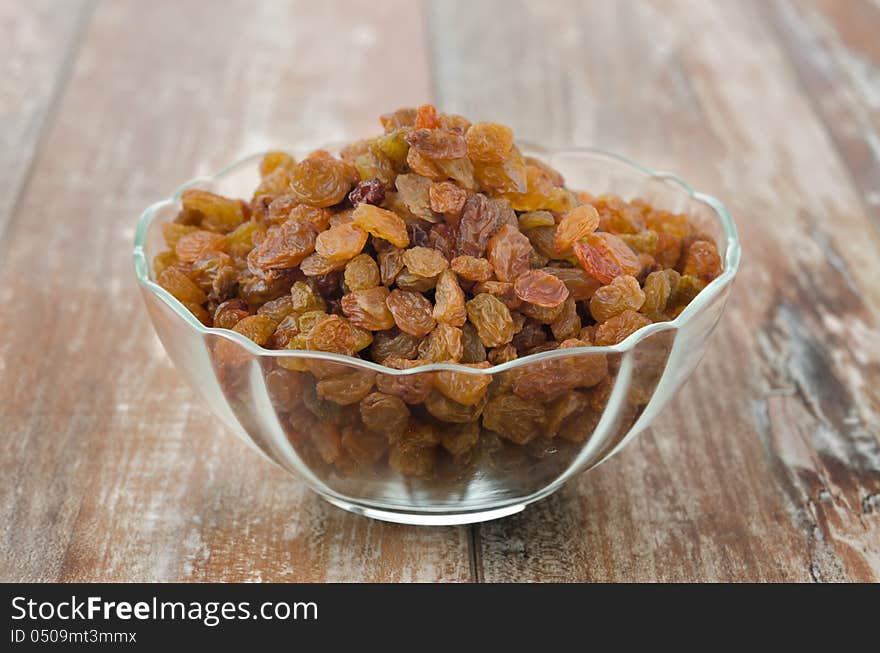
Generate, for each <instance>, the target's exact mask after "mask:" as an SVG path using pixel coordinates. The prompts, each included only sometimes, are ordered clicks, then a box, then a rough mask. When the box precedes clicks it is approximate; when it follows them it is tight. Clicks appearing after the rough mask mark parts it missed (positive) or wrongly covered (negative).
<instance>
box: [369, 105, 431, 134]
mask: <svg viewBox="0 0 880 653" xmlns="http://www.w3.org/2000/svg"><path fill="white" fill-rule="evenodd" d="M426 106H431V105H426ZM431 108H432V109H433V107H431ZM434 114H435V116H436V109H435V111H434ZM415 121H416V110H415V109H412V108H409V107H407V108H403V109H398V110H397V111H394V112H392V113H385V114H382V115H381V116H379V122H380V123H381V124H382V127H383V128H384V129H385V131H386V132H391V131H394V130H395V129H400V128H401V127H412V126H413V124H414V123H415Z"/></svg>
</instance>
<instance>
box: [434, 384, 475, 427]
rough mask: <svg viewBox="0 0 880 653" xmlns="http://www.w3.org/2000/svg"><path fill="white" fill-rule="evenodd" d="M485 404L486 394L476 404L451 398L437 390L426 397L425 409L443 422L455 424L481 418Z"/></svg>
mask: <svg viewBox="0 0 880 653" xmlns="http://www.w3.org/2000/svg"><path fill="white" fill-rule="evenodd" d="M485 405H486V397H485V396H483V397H482V398H481V399H480V400H479V401H478V402H476V403H474V404H470V405H465V404H460V403H458V402H457V401H454V400H452V399H450V398H449V397H447V396H446V395H444V394H442V393H440V392H437V391H436V390H435V391H434V392H432V393H431V394H429V395H428V396H427V398H426V399H425V410H427V411H428V412H429V413H430V414H431V415H432V416H433V417H435V418H436V419H438V420H440V421H441V422H451V423H453V424H467V423H469V422H474V421H476V420H477V419H479V418H480V414H481V413H482V412H483V408H484V407H485Z"/></svg>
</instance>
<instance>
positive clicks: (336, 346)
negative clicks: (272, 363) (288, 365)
mask: <svg viewBox="0 0 880 653" xmlns="http://www.w3.org/2000/svg"><path fill="white" fill-rule="evenodd" d="M300 330H301V331H305V329H303V328H302V323H300ZM305 342H306V348H307V349H311V350H315V351H329V352H335V353H337V354H346V355H348V356H351V355H352V354H354V352H355V340H354V334H353V333H352V331H351V327H349V326H348V324H347V323H346V322H345V320H343V319H342V318H341V317H339V316H338V315H327V316H326V317H324V318H322V319H321V320H320V321H319V322H318V323H317V324H315V326H313V327H312V328H311V329H310V330H308V333H307V334H306V341H305Z"/></svg>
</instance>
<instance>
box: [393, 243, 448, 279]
mask: <svg viewBox="0 0 880 653" xmlns="http://www.w3.org/2000/svg"><path fill="white" fill-rule="evenodd" d="M403 262H404V264H405V265H406V267H407V270H408V271H409V272H410V273H412V274H416V275H418V276H420V277H436V276H437V275H439V274H440V273H441V272H443V271H444V270H445V269H446V268H447V267H449V262H448V261H447V260H446V258H445V257H444V256H443V254H441V253H440V252H438V251H437V250H436V249H432V248H430V247H412V248H410V249H407V250H405V251H404V252H403Z"/></svg>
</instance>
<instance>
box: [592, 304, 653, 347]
mask: <svg viewBox="0 0 880 653" xmlns="http://www.w3.org/2000/svg"><path fill="white" fill-rule="evenodd" d="M649 324H651V320H650V319H648V318H647V317H645V316H644V315H642V314H641V313H636V312H635V311H630V310H627V311H624V312H623V313H620V314H619V315H615V316H614V317H612V318H609V319H608V320H606V321H605V322H603V323H602V324H600V325H599V326H598V328H597V329H596V336H595V338H594V340H593V344H595V345H596V346H598V347H603V346H606V345H616V344H617V343H619V342H623V341H624V340H626V339H627V338H628V337H629V336H630V335H632V334H633V333H635V332H636V331H638V330H639V329H641V328H642V327H643V326H648V325H649Z"/></svg>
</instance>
